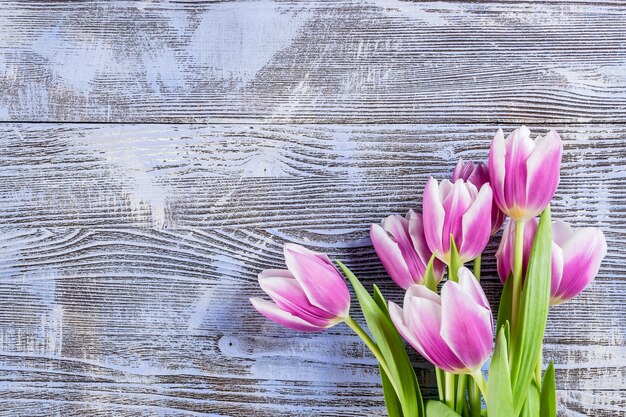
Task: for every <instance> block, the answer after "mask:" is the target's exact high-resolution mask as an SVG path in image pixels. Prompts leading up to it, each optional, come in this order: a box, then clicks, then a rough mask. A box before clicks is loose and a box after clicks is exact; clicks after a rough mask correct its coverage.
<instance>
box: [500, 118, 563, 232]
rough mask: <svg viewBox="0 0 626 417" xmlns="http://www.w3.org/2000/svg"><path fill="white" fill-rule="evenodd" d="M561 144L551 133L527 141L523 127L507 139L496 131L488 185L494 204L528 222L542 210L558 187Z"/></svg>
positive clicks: (514, 216)
mask: <svg viewBox="0 0 626 417" xmlns="http://www.w3.org/2000/svg"><path fill="white" fill-rule="evenodd" d="M562 152H563V145H562V144H561V138H560V137H559V134H558V133H556V132H555V131H554V130H551V131H550V132H548V134H547V135H546V136H544V137H541V136H538V137H537V139H535V140H534V141H533V140H532V139H531V138H530V130H528V128H527V127H526V126H522V127H520V128H519V129H516V130H515V131H513V133H511V134H510V135H509V136H508V137H507V138H506V140H505V139H504V134H503V132H502V129H500V130H498V132H497V133H496V136H495V137H494V138H493V142H492V143H491V149H490V151H489V178H490V180H489V183H490V184H491V187H492V189H493V197H494V201H495V202H496V204H497V205H498V207H499V208H500V210H502V211H503V212H504V213H505V214H507V215H508V216H509V217H511V218H512V219H513V220H516V221H527V220H529V219H531V218H533V217H535V216H537V215H538V214H539V213H541V212H542V211H543V209H545V208H546V207H547V205H548V203H549V202H550V200H551V199H552V196H553V195H554V193H555V192H556V188H557V186H558V184H559V167H560V165H561V154H562Z"/></svg>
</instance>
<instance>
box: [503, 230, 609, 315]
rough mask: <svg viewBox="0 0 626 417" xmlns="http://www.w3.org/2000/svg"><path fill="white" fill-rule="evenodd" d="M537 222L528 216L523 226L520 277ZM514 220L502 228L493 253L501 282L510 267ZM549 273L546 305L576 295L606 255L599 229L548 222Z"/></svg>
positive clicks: (604, 240)
mask: <svg viewBox="0 0 626 417" xmlns="http://www.w3.org/2000/svg"><path fill="white" fill-rule="evenodd" d="M538 224H539V222H538V220H537V219H536V218H532V219H530V220H529V221H528V222H527V223H526V225H525V227H524V253H523V257H522V270H523V273H522V276H525V275H526V267H527V265H528V260H529V257H530V251H531V248H532V245H533V239H534V237H535V233H536V231H537V226H538ZM514 240H515V223H514V222H509V224H507V226H506V227H505V228H504V233H503V235H502V241H501V242H500V247H499V248H498V252H497V253H496V258H497V265H498V275H499V276H500V280H501V281H502V283H503V284H504V283H505V282H506V280H507V278H508V276H509V273H510V272H511V268H512V267H513V246H514ZM552 240H553V241H552V276H551V286H550V304H552V305H556V304H561V303H563V302H565V301H567V300H569V299H572V298H574V297H575V296H577V295H578V294H580V293H581V292H582V291H583V290H584V289H585V288H586V287H587V285H589V283H590V282H591V281H592V280H593V279H594V278H595V276H596V275H597V274H598V271H599V269H600V263H601V262H602V260H603V259H604V257H605V256H606V251H607V245H606V239H605V238H604V234H603V233H602V231H601V230H600V229H597V228H593V227H587V228H582V229H578V230H576V231H574V230H573V229H572V228H571V227H570V226H569V225H568V224H567V223H565V222H563V221H560V220H557V221H555V222H553V223H552Z"/></svg>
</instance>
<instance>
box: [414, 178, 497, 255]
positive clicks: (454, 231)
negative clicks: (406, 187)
mask: <svg viewBox="0 0 626 417" xmlns="http://www.w3.org/2000/svg"><path fill="white" fill-rule="evenodd" d="M492 198H493V197H492V193H491V187H490V186H489V184H484V185H483V186H482V187H480V191H479V190H478V189H477V188H476V186H474V185H473V184H471V183H467V182H465V181H463V180H462V179H458V180H456V181H455V182H454V183H452V182H450V181H448V180H443V181H441V184H439V183H438V182H437V180H435V179H433V178H430V179H429V180H428V183H427V184H426V188H425V189H424V201H423V210H424V214H423V218H424V235H425V236H426V243H427V244H428V247H429V248H430V250H431V251H432V252H433V253H434V254H435V256H437V258H439V259H440V260H442V261H443V262H444V263H446V264H450V236H454V242H455V243H456V245H457V249H458V251H459V256H460V258H461V262H463V263H465V262H467V261H470V260H472V259H474V258H476V257H477V256H478V255H480V254H481V252H482V251H483V249H484V248H485V246H486V245H487V242H488V241H489V237H490V235H491V205H492Z"/></svg>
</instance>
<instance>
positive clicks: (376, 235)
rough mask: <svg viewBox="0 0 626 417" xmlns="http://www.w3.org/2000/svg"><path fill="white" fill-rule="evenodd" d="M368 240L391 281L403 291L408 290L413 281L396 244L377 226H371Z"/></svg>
mask: <svg viewBox="0 0 626 417" xmlns="http://www.w3.org/2000/svg"><path fill="white" fill-rule="evenodd" d="M370 238H371V240H372V244H373V245H374V250H375V251H376V254H377V255H378V258H379V259H380V261H381V262H382V264H383V266H384V267H385V270H387V273H388V274H389V276H390V277H391V279H393V280H394V282H395V283H396V284H398V285H399V286H400V287H402V288H403V289H405V290H406V289H407V288H409V286H410V285H411V284H413V280H412V279H411V273H410V272H409V268H408V267H407V265H406V262H405V261H404V258H403V257H402V252H401V251H400V248H399V247H398V244H397V243H396V242H394V241H393V240H392V239H391V238H390V237H389V235H388V234H387V232H386V231H385V230H384V229H383V228H382V227H381V226H380V225H378V224H372V225H371V227H370Z"/></svg>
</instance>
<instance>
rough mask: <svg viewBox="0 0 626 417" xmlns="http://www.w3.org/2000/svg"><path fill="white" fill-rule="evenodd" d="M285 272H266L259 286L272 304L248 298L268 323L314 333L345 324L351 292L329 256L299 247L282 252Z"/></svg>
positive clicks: (286, 248) (261, 274)
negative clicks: (285, 265)
mask: <svg viewBox="0 0 626 417" xmlns="http://www.w3.org/2000/svg"><path fill="white" fill-rule="evenodd" d="M284 252H285V262H286V264H287V268H288V270H280V269H266V270H265V271H263V272H261V273H260V274H259V284H260V285H261V288H262V289H263V291H265V292H266V293H267V295H269V296H270V298H271V299H272V300H273V301H274V302H271V301H267V300H264V299H262V298H251V299H250V302H251V303H252V305H253V306H254V308H256V309H257V311H258V312H259V313H261V314H262V315H264V316H265V317H267V318H268V319H270V320H272V321H274V322H276V323H278V324H281V325H283V326H285V327H289V328H290V329H294V330H301V331H305V332H316V331H321V330H324V329H327V328H329V327H332V326H334V325H335V324H337V323H340V322H342V321H345V320H346V319H347V318H348V316H349V310H350V292H349V291H348V287H347V286H346V282H345V281H344V278H343V275H341V274H340V273H339V271H337V269H336V268H335V266H334V265H333V263H332V262H331V261H330V259H329V258H328V256H326V255H324V254H321V253H317V252H313V251H311V250H309V249H306V248H304V247H302V246H300V245H295V244H291V243H288V244H286V245H285V248H284Z"/></svg>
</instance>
